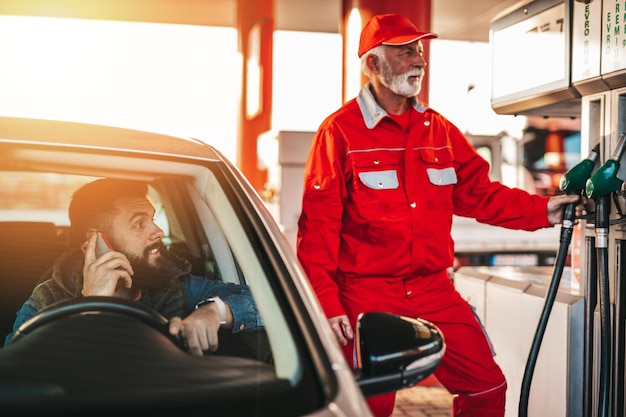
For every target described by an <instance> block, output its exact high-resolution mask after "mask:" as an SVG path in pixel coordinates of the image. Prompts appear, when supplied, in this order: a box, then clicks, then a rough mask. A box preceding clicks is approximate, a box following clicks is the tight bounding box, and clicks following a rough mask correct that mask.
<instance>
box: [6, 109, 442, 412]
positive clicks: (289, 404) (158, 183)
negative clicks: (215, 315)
mask: <svg viewBox="0 0 626 417" xmlns="http://www.w3.org/2000/svg"><path fill="white" fill-rule="evenodd" d="M105 177H108V178H122V179H135V180H143V181H146V182H147V183H148V184H149V190H150V191H149V199H150V201H151V202H152V204H153V205H154V206H155V208H156V215H155V219H154V221H155V222H156V223H157V224H158V225H159V226H160V227H161V228H162V229H163V231H164V234H165V236H164V238H163V242H164V243H165V244H166V245H167V247H168V249H169V250H171V251H173V252H176V253H177V254H179V255H181V256H184V257H185V258H187V259H188V260H189V262H190V263H191V265H192V272H194V273H196V274H199V275H205V276H208V277H211V278H214V279H218V280H223V281H226V282H234V283H245V284H247V285H249V287H250V291H251V293H252V295H253V297H254V301H255V303H256V304H257V307H258V310H259V313H260V315H261V318H262V320H263V323H264V327H263V330H262V331H261V332H260V334H261V335H262V336H263V337H264V339H263V340H266V341H267V344H268V346H269V351H270V355H269V357H270V358H271V360H267V359H260V358H251V357H239V356H236V355H230V354H229V353H228V352H225V353H222V354H210V353H207V354H205V355H204V356H203V357H198V356H192V355H191V354H189V353H188V352H186V350H185V349H184V346H182V344H181V343H180V341H179V340H177V339H176V338H175V337H172V336H170V335H169V334H168V331H167V319H165V318H164V317H163V316H161V315H160V314H159V313H157V312H156V311H154V310H152V309H150V308H148V307H146V306H144V305H143V304H141V303H138V302H134V301H127V300H123V299H118V298H115V297H78V298H74V299H70V300H65V301H61V302H59V303H57V304H54V305H52V306H50V307H48V308H47V309H44V310H42V311H41V312H39V313H38V314H37V315H35V316H34V317H32V318H31V319H30V320H29V321H27V322H25V323H24V324H23V325H22V326H21V327H20V328H19V329H18V331H17V332H16V333H15V334H14V335H13V337H12V338H11V339H10V340H9V341H8V342H7V343H6V344H5V345H4V346H3V347H2V348H1V349H0V413H2V414H3V415H11V416H14V415H37V416H40V415H42V414H43V413H46V414H55V413H56V414H59V413H62V415H66V416H67V415H100V414H102V415H112V414H113V413H125V414H127V413H131V412H136V411H139V412H143V413H146V414H147V415H152V416H154V415H177V416H178V415H180V416H192V415H199V416H200V415H202V416H209V415H210V416H316V417H322V416H359V417H363V416H368V415H370V411H369V409H368V407H367V403H366V401H365V398H366V397H367V396H371V395H377V394H381V393H385V392H390V391H395V390H398V389H402V388H405V387H410V386H413V385H415V384H417V383H418V382H420V381H421V380H422V379H424V378H426V377H427V376H429V375H430V374H431V373H432V372H433V371H434V370H435V369H436V368H437V366H438V365H439V362H440V360H441V357H442V356H443V354H444V352H445V340H444V335H442V334H441V332H440V331H439V329H438V328H437V327H436V326H434V325H433V324H432V323H430V322H428V321H425V320H422V319H420V318H417V317H403V316H399V315H395V314H391V313H388V312H368V313H365V314H363V315H361V317H359V321H358V326H357V329H356V333H357V334H356V343H355V347H356V352H355V355H356V357H357V359H358V366H357V367H354V368H353V367H352V366H350V365H349V364H348V362H347V361H346V360H345V358H344V356H343V353H342V351H341V348H340V346H339V344H338V343H337V341H336V340H335V338H334V335H333V333H332V331H331V329H330V326H329V324H328V321H327V319H326V318H325V316H324V313H323V311H322V309H321V307H320V305H319V303H318V301H317V299H316V297H315V294H314V292H313V290H312V288H311V287H310V284H309V282H308V280H307V278H306V276H305V273H304V272H303V270H302V268H301V266H300V264H299V263H298V260H297V257H296V255H295V254H294V251H293V249H292V247H291V245H290V244H289V242H288V241H287V239H286V238H285V236H284V235H283V234H282V233H281V230H280V228H279V226H278V225H277V223H276V222H275V221H274V219H273V217H272V215H271V213H270V211H269V210H268V208H267V207H266V205H265V203H264V202H263V201H262V199H261V198H260V196H259V195H258V193H257V192H256V191H255V190H254V189H253V188H252V187H251V185H250V184H249V182H248V181H247V180H246V178H245V176H244V175H243V174H242V173H241V172H240V171H239V170H238V168H237V167H236V166H234V165H233V164H232V163H231V162H229V161H228V160H227V159H226V158H225V157H224V156H223V155H222V154H221V153H220V152H219V151H218V150H217V149H215V148H214V147H212V146H210V145H208V144H206V143H203V142H201V141H198V140H194V139H186V138H178V137H172V136H166V135H161V134H156V133H149V132H141V131H136V130H130V129H123V128H116V127H110V126H99V125H90V124H83V123H75V122H67V121H54V120H41V119H27V118H14V117H0V190H1V192H0V241H1V243H0V333H1V334H0V339H1V340H4V337H5V336H6V335H7V334H9V333H10V332H11V329H12V326H13V321H14V320H15V315H16V311H17V310H18V309H19V308H20V306H21V305H22V304H23V303H24V301H25V300H26V299H27V298H28V297H29V295H30V294H31V292H32V290H33V288H34V287H35V286H36V285H37V284H38V281H39V279H40V277H41V276H42V274H43V273H44V272H45V271H46V270H47V269H48V268H49V267H50V266H51V265H52V264H53V263H54V260H55V259H56V258H57V257H58V256H59V255H60V254H61V253H63V252H64V251H66V250H68V249H69V248H72V247H75V246H76V245H79V244H80V242H77V241H76V239H73V238H72V236H71V234H70V232H69V220H68V218H67V205H68V203H69V199H70V197H71V193H72V192H73V191H74V190H75V189H76V188H78V187H79V186H80V185H82V184H85V183H87V182H90V181H93V180H95V179H97V178H105Z"/></svg>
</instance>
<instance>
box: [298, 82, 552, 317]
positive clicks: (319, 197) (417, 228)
mask: <svg viewBox="0 0 626 417" xmlns="http://www.w3.org/2000/svg"><path fill="white" fill-rule="evenodd" d="M412 103H413V104H412V106H411V108H409V110H408V111H410V114H409V126H410V127H409V129H408V132H407V131H405V129H404V128H403V127H402V126H400V124H398V123H396V121H394V120H393V119H392V118H391V117H390V116H389V115H388V114H387V113H386V112H385V111H384V110H383V109H382V108H381V107H380V106H379V105H378V104H377V103H376V101H375V100H374V97H373V95H372V93H371V91H370V88H369V84H368V85H366V86H365V87H364V88H363V89H362V90H361V92H360V93H359V95H358V97H357V98H356V99H353V100H351V101H349V102H347V103H346V104H344V106H342V107H341V108H340V109H339V110H338V111H336V112H335V113H333V114H332V115H330V116H329V117H328V118H327V119H326V120H325V121H324V122H323V123H322V125H321V126H320V128H319V130H318V131H317V133H316V135H315V137H314V139H313V143H312V147H311V152H310V153H309V157H308V160H307V163H306V167H305V176H304V193H303V201H302V213H301V216H300V219H299V230H298V257H299V259H300V261H301V263H302V265H303V267H304V269H305V271H306V273H307V274H308V276H309V279H310V281H311V283H312V285H313V287H314V289H315V291H316V293H317V295H318V298H319V299H320V302H321V303H322V306H323V308H324V310H325V312H326V314H327V316H328V317H336V316H338V315H342V314H345V313H344V311H343V309H342V307H341V306H340V304H339V299H338V296H337V281H338V280H340V279H342V278H362V279H367V278H407V277H416V276H427V275H431V274H433V273H435V272H438V271H441V270H444V269H446V268H448V267H450V266H451V265H452V263H453V259H454V242H453V241H452V238H451V235H450V230H451V226H452V215H453V214H457V215H460V216H466V217H472V218H476V219H477V220H478V221H479V222H483V223H488V224H491V225H497V226H503V227H507V228H511V229H522V230H536V229H539V228H542V227H548V226H550V224H549V223H548V219H547V202H548V198H547V197H540V196H536V195H531V194H529V193H527V192H525V191H523V190H520V189H511V188H508V187H506V186H504V185H503V184H500V183H496V182H491V181H490V179H489V177H488V172H489V165H488V163H487V162H486V161H485V160H484V159H483V158H482V157H481V156H479V155H478V154H477V153H476V151H475V150H474V148H473V147H472V145H471V144H470V143H469V141H468V140H467V139H466V138H465V136H464V135H463V134H462V133H461V132H460V131H459V130H458V128H456V127H455V126H454V125H453V124H452V123H451V122H449V121H448V120H447V119H445V118H444V117H443V116H441V115H440V114H439V113H437V112H435V111H433V110H432V109H429V108H427V107H425V106H423V105H422V104H421V103H419V102H418V101H417V100H413V102H412Z"/></svg>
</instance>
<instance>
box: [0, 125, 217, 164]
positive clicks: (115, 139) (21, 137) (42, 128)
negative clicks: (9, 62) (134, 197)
mask: <svg viewBox="0 0 626 417" xmlns="http://www.w3.org/2000/svg"><path fill="white" fill-rule="evenodd" d="M0 142H20V143H22V144H33V145H37V144H42V145H59V146H67V145H70V146H76V147H81V148H101V149H106V150H120V151H131V152H146V153H153V154H163V155H175V156H179V157H180V156H182V157H190V158H194V159H220V160H221V159H223V157H222V156H221V155H220V154H219V152H217V151H216V150H215V149H214V148H213V147H212V146H210V145H208V144H206V143H203V142H201V141H199V140H194V139H187V138H182V137H175V136H169V135H164V134H159V133H152V132H145V131H139V130H133V129H125V128H119V127H112V126H104V125H95V124H87V123H78V122H67V121H57V120H44V119H29V118H18V117H0Z"/></svg>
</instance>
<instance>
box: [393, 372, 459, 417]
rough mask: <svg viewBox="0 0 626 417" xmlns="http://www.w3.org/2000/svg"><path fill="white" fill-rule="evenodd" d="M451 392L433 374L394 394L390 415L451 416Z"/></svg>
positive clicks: (417, 416) (403, 416) (399, 416)
mask: <svg viewBox="0 0 626 417" xmlns="http://www.w3.org/2000/svg"><path fill="white" fill-rule="evenodd" d="M451 416H452V394H450V393H449V392H448V390H447V389H445V388H444V387H443V386H441V384H440V383H439V381H437V379H436V378H435V377H434V376H431V377H429V378H426V379H425V380H424V381H422V382H420V383H419V384H418V385H416V386H414V387H412V388H407V389H403V390H400V391H398V392H397V394H396V407H395V408H394V410H393V414H392V417H451Z"/></svg>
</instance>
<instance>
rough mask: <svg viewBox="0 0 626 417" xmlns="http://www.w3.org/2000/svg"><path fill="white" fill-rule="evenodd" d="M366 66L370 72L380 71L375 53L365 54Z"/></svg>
mask: <svg viewBox="0 0 626 417" xmlns="http://www.w3.org/2000/svg"><path fill="white" fill-rule="evenodd" d="M367 67H368V68H369V69H370V71H371V72H375V73H377V74H378V73H380V68H379V59H378V57H377V56H376V55H375V54H369V55H368V56H367Z"/></svg>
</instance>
